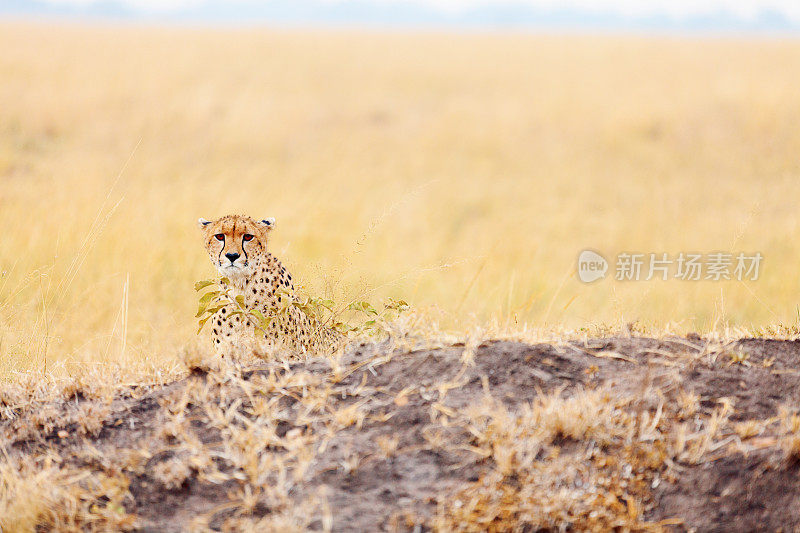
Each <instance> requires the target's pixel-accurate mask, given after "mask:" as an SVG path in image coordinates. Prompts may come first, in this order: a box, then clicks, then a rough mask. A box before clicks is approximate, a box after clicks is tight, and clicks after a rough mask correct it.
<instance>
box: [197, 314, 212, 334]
mask: <svg viewBox="0 0 800 533" xmlns="http://www.w3.org/2000/svg"><path fill="white" fill-rule="evenodd" d="M210 318H211V316H207V317H205V318H204V319H203V320H200V321H199V322H198V323H197V325H198V328H197V335H200V332H201V331H203V326H205V325H206V322H208V320H209V319H210Z"/></svg>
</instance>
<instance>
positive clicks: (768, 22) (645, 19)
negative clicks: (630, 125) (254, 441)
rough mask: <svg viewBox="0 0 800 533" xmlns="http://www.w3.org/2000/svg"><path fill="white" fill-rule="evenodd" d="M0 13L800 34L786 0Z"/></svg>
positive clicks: (7, 7)
mask: <svg viewBox="0 0 800 533" xmlns="http://www.w3.org/2000/svg"><path fill="white" fill-rule="evenodd" d="M0 18H5V19H8V18H23V19H30V18H34V19H45V20H50V21H52V20H56V21H58V20H67V21H91V22H136V23H158V24H201V25H209V24H210V25H251V24H255V25H259V24H266V25H288V26H332V27H343V26H344V27H352V26H356V27H366V28H378V29H380V28H384V29H389V28H398V29H411V28H421V29H437V28H441V29H465V30H470V29H489V30H491V29H501V30H502V29H516V30H534V31H536V30H540V31H542V30H544V31H611V32H614V31H632V32H666V33H673V32H677V33H684V32H686V33H701V34H702V33H733V34H739V33H744V34H749V33H756V34H762V35H763V34H766V35H771V34H775V35H786V34H788V35H797V34H798V33H800V6H798V5H795V4H793V3H791V2H788V1H787V0H750V1H739V2H723V1H719V0H705V1H700V2H684V1H682V0H678V1H673V2H666V1H662V0H656V1H653V2H647V3H636V2H630V1H629V0H601V1H598V2H586V1H585V0H583V1H582V0H568V1H565V2H555V1H553V0H508V1H492V0H466V1H452V0H418V1H413V0H270V1H267V2H255V1H252V0H237V1H233V2H230V1H227V2H226V1H223V0H167V1H165V2H154V1H153V0H3V1H2V2H0Z"/></svg>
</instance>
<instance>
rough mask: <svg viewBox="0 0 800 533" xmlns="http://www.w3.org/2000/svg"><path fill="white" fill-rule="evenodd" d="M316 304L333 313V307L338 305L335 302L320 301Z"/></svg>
mask: <svg viewBox="0 0 800 533" xmlns="http://www.w3.org/2000/svg"><path fill="white" fill-rule="evenodd" d="M316 302H317V303H318V304H319V305H321V306H322V307H324V308H325V309H327V310H328V311H333V306H334V305H336V304H335V303H334V301H333V300H325V299H318V300H317V301H316Z"/></svg>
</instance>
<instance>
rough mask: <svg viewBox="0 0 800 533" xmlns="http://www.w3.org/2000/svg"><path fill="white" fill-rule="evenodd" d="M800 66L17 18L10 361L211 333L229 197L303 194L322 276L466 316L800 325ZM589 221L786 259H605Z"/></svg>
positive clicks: (100, 356) (717, 52)
mask: <svg viewBox="0 0 800 533" xmlns="http://www.w3.org/2000/svg"><path fill="white" fill-rule="evenodd" d="M798 65H800V44H798V43H796V42H794V41H781V40H755V41H735V40H725V39H719V40H717V39H704V40H703V39H700V40H685V39H672V38H651V39H646V38H638V37H576V36H572V37H557V36H525V35H494V34H486V35H434V34H427V33H420V34H409V35H406V34H372V33H342V32H325V31H318V32H302V31H294V32H286V31H267V30H238V31H235V30H190V29H174V28H173V29H145V28H136V27H113V28H112V27H105V28H104V27H83V26H79V25H73V26H64V27H53V26H47V25H32V24H16V23H9V22H5V23H2V26H0V79H2V80H3V82H2V84H0V224H2V227H3V246H2V247H0V265H1V268H0V272H2V277H1V278H0V374H3V375H9V372H10V371H11V370H28V369H31V368H35V369H37V370H40V371H44V370H45V369H47V371H48V372H49V371H51V370H53V369H54V368H55V369H56V370H57V371H58V372H59V373H60V374H61V375H65V374H68V373H70V372H72V373H75V372H77V370H76V366H75V364H76V363H77V362H89V363H91V364H95V363H98V364H106V363H108V362H110V361H117V362H120V363H121V364H123V365H125V364H128V363H129V362H131V361H144V362H145V363H149V364H154V365H158V364H162V363H163V362H164V361H170V360H173V359H174V356H175V353H176V352H177V351H179V350H180V349H191V348H192V345H193V342H194V341H193V327H194V324H193V321H192V320H191V317H192V314H193V305H194V299H193V293H192V289H191V284H192V282H193V281H194V280H197V279H200V278H204V277H207V275H208V272H209V270H210V266H209V265H208V264H207V259H206V258H205V257H204V254H203V251H202V247H201V246H200V243H199V241H198V236H197V235H196V233H195V229H194V227H193V221H194V220H196V219H197V218H198V216H205V217H214V216H218V215H221V214H224V213H228V212H241V213H250V214H253V215H271V216H275V217H277V220H278V231H276V232H275V235H274V241H273V249H274V250H275V251H276V252H277V253H278V254H280V255H281V256H282V257H284V258H285V259H286V261H287V262H288V263H289V265H290V266H291V267H292V269H293V270H294V271H296V273H297V274H298V277H299V278H300V279H302V280H305V281H306V282H307V284H308V285H310V288H311V290H312V292H317V293H323V292H324V293H327V294H332V295H334V296H337V297H340V298H344V299H348V298H352V297H354V296H356V295H359V294H364V293H366V294H367V296H369V297H370V298H374V299H376V300H380V299H381V298H382V297H385V296H395V297H402V298H404V299H406V300H408V301H409V302H410V303H411V304H412V305H414V306H416V307H417V308H420V309H426V308H428V306H436V307H437V308H438V309H439V311H441V318H436V320H437V321H438V323H439V325H440V326H442V327H444V328H452V327H458V328H460V329H464V328H465V324H468V323H475V324H487V323H491V322H493V321H494V322H495V323H497V324H498V325H499V327H500V329H509V330H515V329H516V330H518V329H524V328H526V327H529V326H526V324H533V325H535V326H536V327H543V328H553V327H555V328H565V329H566V330H576V329H579V328H589V329H592V328H594V327H596V326H597V325H598V324H611V325H612V326H613V327H614V328H616V329H618V327H619V326H620V325H624V324H627V323H629V322H632V321H635V320H638V321H639V324H641V325H643V326H644V327H648V328H651V329H655V330H659V331H678V332H680V331H689V330H702V331H724V330H725V328H726V327H728V326H730V327H733V328H746V329H748V330H749V331H755V332H759V331H761V332H764V333H767V334H769V333H773V332H778V333H786V332H787V331H788V333H790V334H791V333H792V332H793V331H794V330H793V329H791V325H793V324H796V299H795V297H794V295H795V294H797V293H798V289H800V286H798V285H799V284H800V281H799V280H798V277H797V276H796V273H795V265H796V264H797V262H798V252H797V251H796V250H795V247H794V246H793V243H794V242H797V241H798V237H799V236H800V235H798V233H800V218H798V214H797V210H796V200H795V199H796V198H798V197H800V180H798V179H797V178H798V166H797V160H796V154H797V151H798V149H800V133H799V132H798V129H797V128H796V124H797V123H798V119H800V117H798V109H800V101H798V99H800V96H798V92H797V90H796V87H797V80H798V79H800V70H799V69H800V67H798ZM585 247H593V248H596V249H598V250H600V251H603V252H605V253H606V254H608V255H613V254H616V253H618V252H620V251H626V250H628V251H630V250H633V251H642V252H650V251H652V252H660V251H667V252H671V253H677V252H680V251H701V252H712V251H716V250H744V251H756V250H757V251H760V252H762V253H763V254H764V256H765V263H764V272H763V278H762V279H761V280H760V281H758V282H754V283H747V284H744V283H738V282H727V283H711V282H703V283H678V282H639V283H615V282H611V281H609V280H606V281H604V282H602V283H597V284H594V285H591V286H585V285H581V284H580V283H579V282H578V281H577V280H576V279H575V276H574V275H573V269H574V261H575V258H576V256H577V253H578V252H579V251H580V250H581V249H583V248H585ZM473 315H474V318H470V317H473ZM774 324H788V325H790V329H789V330H786V329H784V330H777V329H775V328H774V326H772V325H774ZM759 328H764V329H759ZM770 328H772V329H770ZM733 331H734V332H735V331H742V329H734V330H733Z"/></svg>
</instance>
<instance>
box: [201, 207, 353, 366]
mask: <svg viewBox="0 0 800 533" xmlns="http://www.w3.org/2000/svg"><path fill="white" fill-rule="evenodd" d="M197 224H198V226H199V228H200V229H201V231H202V233H203V238H204V240H205V247H206V250H207V251H208V255H209V256H210V257H211V262H212V263H213V264H214V266H215V267H216V268H217V270H218V271H219V273H220V274H221V275H222V276H223V278H227V280H229V281H230V286H227V285H225V282H224V281H223V288H224V289H232V292H233V294H234V295H235V296H236V297H238V296H240V295H241V296H242V297H244V303H245V307H246V308H247V309H257V310H258V311H260V312H261V313H262V315H263V316H265V317H270V316H274V317H276V318H275V319H274V320H272V321H271V324H270V325H269V326H268V327H267V331H266V332H264V333H265V334H266V335H265V341H266V342H267V343H268V344H269V345H272V346H283V347H288V348H290V349H291V350H292V351H294V352H295V353H306V352H308V351H321V350H324V349H335V348H336V347H337V346H338V345H340V344H341V342H342V340H343V339H344V336H343V335H342V334H340V333H339V332H338V331H335V330H332V329H329V328H324V327H320V326H319V325H318V324H316V323H315V322H314V321H313V320H311V319H310V318H309V317H308V315H306V314H305V313H304V312H303V311H302V310H300V309H298V308H297V307H295V306H294V305H291V301H289V302H287V301H286V299H287V298H289V299H291V298H293V297H294V283H293V279H292V275H291V274H290V273H289V272H288V271H287V270H286V267H284V266H283V264H281V262H280V261H279V260H278V258H277V257H275V256H274V255H272V254H271V253H269V252H268V251H267V242H268V240H269V234H270V233H271V231H272V229H273V228H274V227H275V219H274V218H265V219H262V220H254V219H252V218H250V217H248V216H242V215H228V216H224V217H222V218H220V219H217V220H214V221H209V220H206V219H204V218H201V219H199V220H198V221H197ZM280 309H285V311H283V312H276V311H277V310H280ZM232 310H233V304H231V305H228V306H225V307H222V308H221V309H219V310H218V311H217V312H216V313H215V314H214V315H213V316H212V317H211V319H210V321H209V322H210V323H211V326H212V327H211V342H212V343H213V346H214V350H215V351H216V353H217V354H218V355H223V356H224V355H227V354H231V353H238V352H239V351H241V350H243V349H244V350H247V349H250V348H253V347H254V346H256V344H255V340H256V335H255V324H253V323H252V322H251V320H250V318H249V317H248V316H246V315H243V314H233V315H232V314H231V311H232Z"/></svg>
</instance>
